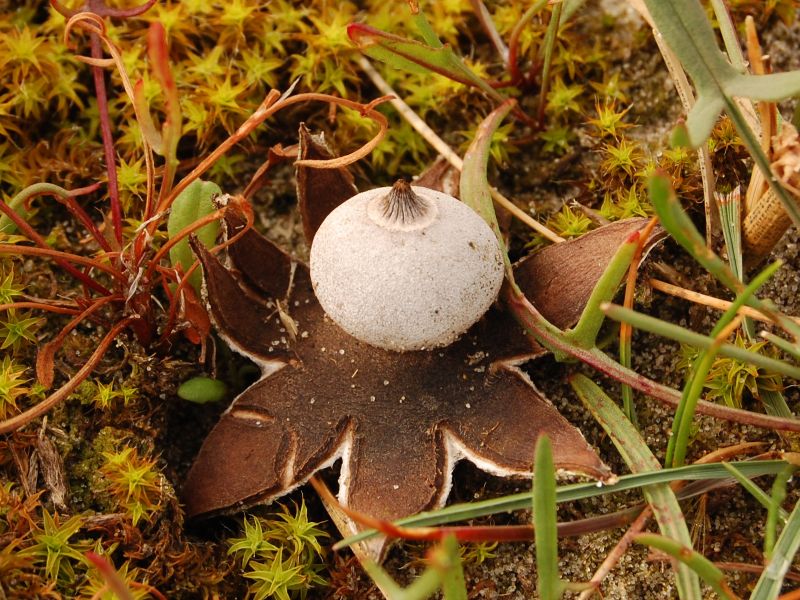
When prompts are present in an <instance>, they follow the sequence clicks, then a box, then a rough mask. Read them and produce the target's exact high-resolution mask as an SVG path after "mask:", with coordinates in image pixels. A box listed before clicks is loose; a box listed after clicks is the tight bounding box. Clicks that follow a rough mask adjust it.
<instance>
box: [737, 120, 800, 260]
mask: <svg viewBox="0 0 800 600" xmlns="http://www.w3.org/2000/svg"><path fill="white" fill-rule="evenodd" d="M772 147H773V157H772V169H773V171H774V172H775V175H776V176H777V178H778V180H779V181H780V182H781V183H782V184H783V185H784V187H785V188H786V189H787V190H788V191H789V192H790V193H791V194H792V195H793V196H794V197H795V198H796V199H797V200H800V137H798V134H797V130H796V129H795V128H794V127H793V126H792V125H791V124H790V123H783V126H782V127H781V131H780V133H779V134H778V135H776V136H775V137H774V138H772ZM753 180H754V181H753V183H752V184H751V186H750V190H748V195H747V196H748V197H747V204H746V216H745V218H744V223H743V224H742V237H743V241H744V249H745V257H746V259H747V262H748V264H751V265H752V264H755V263H757V262H759V261H760V260H761V259H762V258H764V257H765V256H766V255H767V254H769V253H770V251H771V250H772V249H773V248H774V247H775V245H776V244H777V243H778V241H780V239H781V237H782V236H783V234H784V233H786V230H787V229H788V228H789V225H791V224H792V220H791V218H790V217H789V215H788V214H786V210H785V209H784V208H783V204H782V203H781V201H780V198H778V197H777V196H776V195H775V192H773V191H772V190H771V189H770V188H769V187H768V186H767V182H766V181H765V180H764V176H763V174H762V173H761V171H756V172H755V173H753ZM751 190H752V191H753V193H750V192H751Z"/></svg>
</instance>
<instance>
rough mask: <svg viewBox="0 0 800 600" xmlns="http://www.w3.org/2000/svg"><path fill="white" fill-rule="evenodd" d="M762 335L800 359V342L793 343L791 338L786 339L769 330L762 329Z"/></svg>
mask: <svg viewBox="0 0 800 600" xmlns="http://www.w3.org/2000/svg"><path fill="white" fill-rule="evenodd" d="M761 337H763V338H764V339H765V340H767V341H768V342H769V343H771V344H774V345H775V346H777V347H778V348H780V349H781V350H783V351H784V352H786V354H789V355H791V356H793V357H794V358H796V359H797V360H800V344H793V343H792V342H790V341H789V340H785V339H783V338H782V337H780V336H777V335H775V334H774V333H771V332H769V331H762V332H761Z"/></svg>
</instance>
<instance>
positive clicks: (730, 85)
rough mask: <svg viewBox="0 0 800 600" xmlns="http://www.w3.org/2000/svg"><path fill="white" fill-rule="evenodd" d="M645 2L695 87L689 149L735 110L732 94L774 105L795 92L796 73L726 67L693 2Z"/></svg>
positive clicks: (799, 75)
mask: <svg viewBox="0 0 800 600" xmlns="http://www.w3.org/2000/svg"><path fill="white" fill-rule="evenodd" d="M645 4H646V5H647V8H648V10H649V11H650V15H651V16H652V17H653V20H654V21H655V23H656V27H657V29H658V30H659V32H660V33H661V34H662V35H663V37H664V39H665V40H666V42H667V44H668V45H669V47H670V49H671V50H672V51H673V52H674V53H675V55H676V56H677V57H678V59H679V60H680V61H681V64H682V65H683V68H684V69H685V70H686V72H687V73H688V74H689V76H690V77H691V78H692V82H693V83H694V86H695V88H696V89H697V103H696V104H695V106H694V107H693V108H692V110H691V112H690V113H689V117H688V119H687V122H686V126H687V128H688V130H689V136H690V139H691V143H692V145H693V146H695V147H697V146H699V145H700V144H702V143H703V142H704V141H705V140H706V138H707V137H708V135H709V134H710V133H711V129H712V128H713V127H714V124H715V123H716V121H717V117H719V114H720V112H721V111H722V110H723V108H727V109H728V112H729V113H730V112H731V108H732V107H733V108H734V109H735V103H734V100H733V97H734V96H744V97H747V98H750V99H753V100H770V101H777V100H782V99H784V98H789V97H791V96H794V95H797V94H798V93H800V71H792V72H789V73H779V74H773V75H745V74H743V73H740V72H739V71H737V70H736V69H735V68H734V67H732V66H731V65H730V64H729V63H728V62H727V61H726V60H725V58H724V55H723V54H722V52H720V49H719V47H718V46H717V41H716V36H715V34H714V31H713V29H712V28H711V24H710V23H709V21H708V18H707V17H706V14H705V11H704V10H703V7H702V5H701V4H700V2H699V0H670V1H669V2H664V1H663V0H645ZM737 129H738V124H737ZM739 133H740V135H741V134H742V131H739ZM748 150H750V148H749V144H748ZM751 152H752V150H751ZM754 158H755V156H754ZM767 172H768V171H765V173H767Z"/></svg>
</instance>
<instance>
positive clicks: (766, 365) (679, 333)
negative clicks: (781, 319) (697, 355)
mask: <svg viewBox="0 0 800 600" xmlns="http://www.w3.org/2000/svg"><path fill="white" fill-rule="evenodd" d="M603 310H604V311H605V313H606V315H607V316H608V317H610V318H612V319H614V320H615V321H624V322H625V323H630V324H631V325H633V326H634V327H636V328H637V329H641V330H642V331H647V332H650V333H656V334H658V335H660V336H663V337H665V338H668V339H671V340H675V341H676V342H681V343H683V344H689V345H690V346H694V347H695V348H704V349H708V348H711V347H712V346H713V345H714V338H711V337H708V336H705V335H702V334H700V333H695V332H694V331H690V330H688V329H684V328H683V327H680V326H679V325H675V324H674V323H668V322H667V321H662V320H661V319H657V318H655V317H651V316H649V315H645V314H643V313H639V312H636V311H635V310H631V309H629V308H624V307H622V306H618V305H616V304H604V305H603ZM719 353H720V354H721V355H722V356H727V357H729V358H735V359H736V360H740V361H742V362H747V363H752V364H754V365H756V366H757V367H760V368H762V369H767V370H770V371H774V372H776V373H780V374H781V375H787V376H788V377H792V378H794V379H800V367H796V366H794V365H790V364H789V363H786V362H783V361H781V360H777V359H774V358H771V357H769V356H764V355H763V354H758V353H756V352H751V351H750V350H746V349H744V348H740V347H739V346H735V345H733V344H722V345H720V346H719Z"/></svg>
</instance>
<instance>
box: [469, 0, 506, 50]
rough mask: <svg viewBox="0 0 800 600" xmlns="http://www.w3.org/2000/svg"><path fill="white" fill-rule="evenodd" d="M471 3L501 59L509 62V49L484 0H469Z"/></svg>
mask: <svg viewBox="0 0 800 600" xmlns="http://www.w3.org/2000/svg"><path fill="white" fill-rule="evenodd" d="M469 3H470V5H471V6H472V11H473V12H474V13H475V16H476V17H477V18H478V21H479V22H480V24H481V27H483V30H484V32H486V35H487V36H489V40H490V41H491V42H492V45H493V46H494V49H495V50H496V51H497V54H498V55H499V56H500V60H502V61H503V62H508V54H509V49H508V48H506V45H505V43H504V42H503V38H502V37H501V36H500V32H499V31H497V27H495V26H494V21H493V20H492V15H491V13H489V10H488V9H487V8H486V5H485V4H484V3H483V1H482V0H469Z"/></svg>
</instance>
